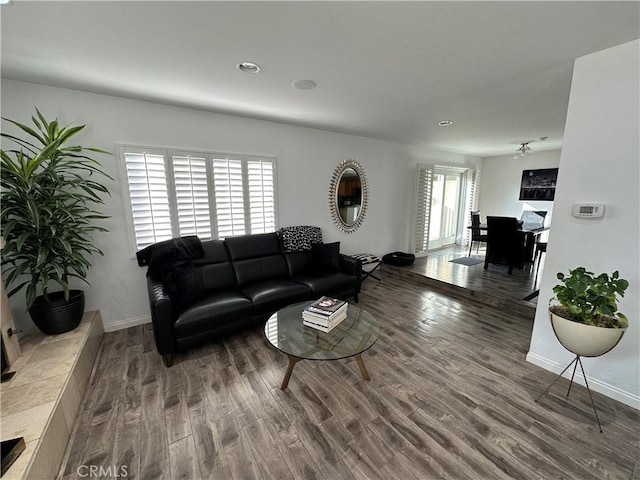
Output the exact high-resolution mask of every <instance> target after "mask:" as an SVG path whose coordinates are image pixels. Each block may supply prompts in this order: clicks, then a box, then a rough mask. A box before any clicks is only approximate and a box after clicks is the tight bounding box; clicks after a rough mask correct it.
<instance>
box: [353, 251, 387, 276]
mask: <svg viewBox="0 0 640 480" xmlns="http://www.w3.org/2000/svg"><path fill="white" fill-rule="evenodd" d="M351 256H352V257H353V258H357V259H358V260H360V262H361V263H362V267H363V268H362V281H363V282H364V280H365V279H366V278H367V277H373V278H375V279H376V280H378V281H380V280H382V279H381V278H380V277H376V276H375V275H374V274H373V272H375V271H376V270H377V269H378V268H380V265H382V258H380V257H378V256H377V255H374V254H373V253H356V254H355V255H351ZM367 265H368V266H372V267H373V268H368V269H367V270H365V269H364V267H365V266H367Z"/></svg>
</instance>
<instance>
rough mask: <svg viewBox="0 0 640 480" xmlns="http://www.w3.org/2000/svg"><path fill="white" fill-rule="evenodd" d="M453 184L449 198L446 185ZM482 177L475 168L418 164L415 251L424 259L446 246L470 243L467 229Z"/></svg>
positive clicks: (474, 207)
mask: <svg viewBox="0 0 640 480" xmlns="http://www.w3.org/2000/svg"><path fill="white" fill-rule="evenodd" d="M447 182H450V183H451V184H452V186H451V188H450V189H449V190H450V192H452V195H447V193H446V191H447V188H446V183H447ZM477 191H478V174H477V172H476V171H475V170H474V169H468V168H460V167H451V166H434V165H423V164H419V165H418V171H417V175H416V194H415V206H414V220H413V233H414V238H413V252H414V253H415V254H416V256H424V255H426V254H427V252H428V250H429V249H430V248H436V247H438V246H441V245H442V244H446V243H452V242H455V243H459V244H461V245H464V244H467V243H468V241H469V239H470V237H469V232H470V230H469V229H467V228H466V226H467V225H470V221H469V222H466V221H465V219H466V218H470V215H471V213H470V212H471V211H472V210H475V209H476V206H477V199H478V193H477Z"/></svg>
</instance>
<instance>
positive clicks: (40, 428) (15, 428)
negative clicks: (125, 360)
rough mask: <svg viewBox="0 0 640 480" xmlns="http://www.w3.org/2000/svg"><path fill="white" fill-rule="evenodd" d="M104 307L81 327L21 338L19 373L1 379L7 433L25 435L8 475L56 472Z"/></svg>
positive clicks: (1, 417)
mask: <svg viewBox="0 0 640 480" xmlns="http://www.w3.org/2000/svg"><path fill="white" fill-rule="evenodd" d="M103 333H104V332H103V327H102V319H101V317H100V312H99V311H91V312H86V313H85V314H84V317H83V318H82V322H81V323H80V325H79V326H78V328H76V329H75V330H73V331H71V332H67V333H63V334H61V335H44V334H43V333H40V332H36V333H32V334H29V335H27V336H25V337H24V338H23V339H21V342H20V343H21V348H22V354H21V355H20V357H19V358H18V359H17V360H16V361H15V362H14V364H13V365H12V366H11V370H12V371H15V372H16V374H15V376H14V377H13V378H12V379H11V380H10V381H8V382H6V383H3V384H1V385H0V397H1V399H2V412H1V414H0V432H2V433H1V435H2V439H3V440H5V439H9V438H15V437H24V441H25V444H26V448H25V450H24V451H23V452H22V454H21V455H20V456H19V457H18V459H17V460H16V461H15V463H14V464H13V465H12V466H11V468H9V470H7V472H6V473H5V474H4V475H3V476H2V479H3V480H14V479H44V478H55V477H56V475H57V474H58V470H59V469H60V465H61V463H62V459H63V456H64V452H65V449H66V446H67V443H68V441H69V437H70V435H71V431H72V430H73V425H74V422H75V420H76V416H77V414H78V410H79V408H80V403H81V402H82V398H83V396H84V392H85V389H86V387H87V383H88V381H89V377H90V376H91V371H92V370H93V364H94V362H95V359H96V356H97V354H98V350H99V349H100V343H101V342H102V336H103Z"/></svg>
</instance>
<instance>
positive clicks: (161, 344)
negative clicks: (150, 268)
mask: <svg viewBox="0 0 640 480" xmlns="http://www.w3.org/2000/svg"><path fill="white" fill-rule="evenodd" d="M147 290H148V293H149V306H150V308H151V323H152V325H153V336H154V339H155V342H156V348H157V349H158V353H159V354H160V355H166V354H168V353H173V352H175V351H176V350H177V349H176V342H175V338H174V335H173V313H174V308H173V302H172V301H171V297H169V292H167V289H166V287H165V285H164V283H162V282H161V281H160V280H156V279H153V278H151V277H147Z"/></svg>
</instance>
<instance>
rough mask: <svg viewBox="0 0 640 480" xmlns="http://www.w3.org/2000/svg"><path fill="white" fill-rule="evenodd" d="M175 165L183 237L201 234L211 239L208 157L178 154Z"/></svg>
mask: <svg viewBox="0 0 640 480" xmlns="http://www.w3.org/2000/svg"><path fill="white" fill-rule="evenodd" d="M172 162H173V179H174V185H175V196H176V210H177V220H178V231H179V232H180V236H187V235H197V236H198V237H199V238H200V239H201V240H210V239H211V238H212V232H211V214H210V206H209V185H208V182H207V160H206V155H202V154H183V155H180V154H174V155H173V156H172Z"/></svg>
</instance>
